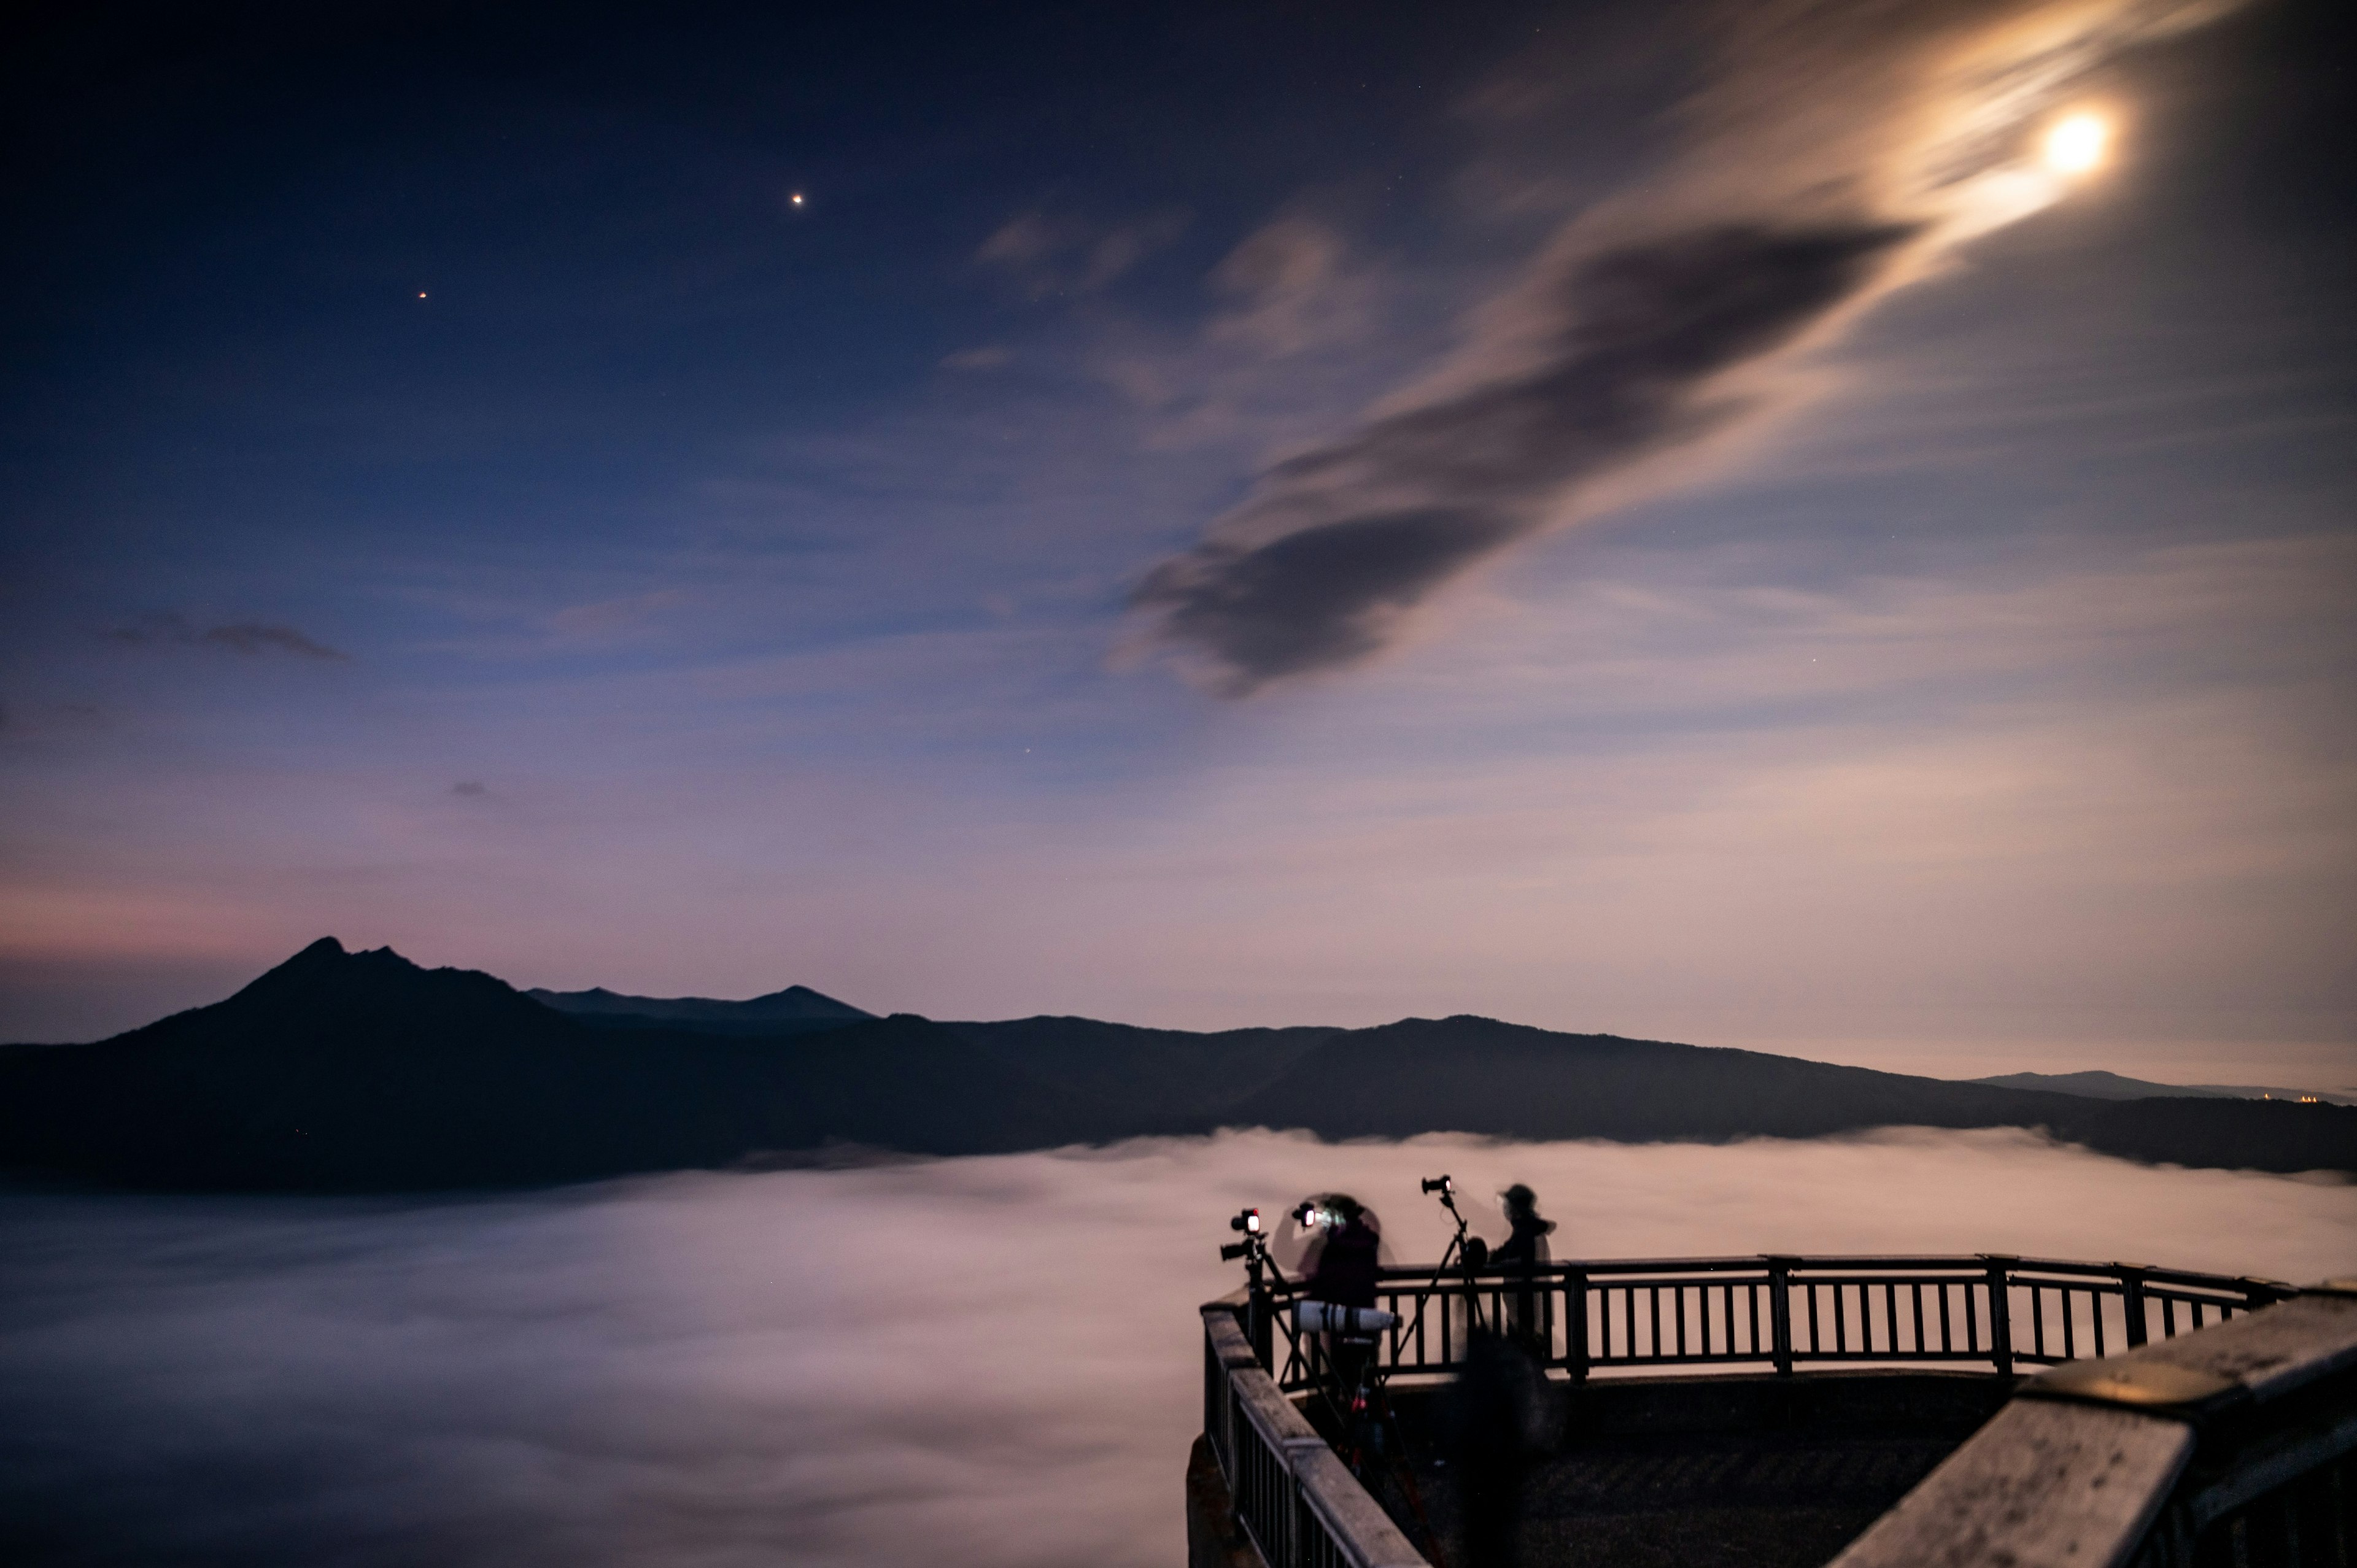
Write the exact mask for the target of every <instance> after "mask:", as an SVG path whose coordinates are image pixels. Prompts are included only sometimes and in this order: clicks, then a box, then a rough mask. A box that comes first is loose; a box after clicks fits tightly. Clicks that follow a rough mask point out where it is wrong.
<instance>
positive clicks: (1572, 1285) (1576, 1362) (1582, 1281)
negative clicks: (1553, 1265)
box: [1563, 1269, 1587, 1383]
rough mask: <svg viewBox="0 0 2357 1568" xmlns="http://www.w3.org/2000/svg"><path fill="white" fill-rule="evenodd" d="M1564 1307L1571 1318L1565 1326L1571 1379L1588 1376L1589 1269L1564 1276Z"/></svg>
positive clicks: (1565, 1347) (1566, 1357)
mask: <svg viewBox="0 0 2357 1568" xmlns="http://www.w3.org/2000/svg"><path fill="white" fill-rule="evenodd" d="M1563 1309H1564V1311H1565V1312H1566V1313H1568V1314H1569V1315H1570V1319H1569V1321H1567V1322H1566V1323H1565V1325H1564V1326H1563V1342H1564V1351H1565V1359H1566V1363H1567V1364H1568V1365H1569V1367H1570V1369H1571V1380H1572V1381H1573V1382H1575V1383H1577V1382H1583V1381H1585V1380H1587V1270H1586V1269H1574V1270H1572V1271H1571V1272H1570V1273H1566V1274H1565V1275H1564V1276H1563Z"/></svg>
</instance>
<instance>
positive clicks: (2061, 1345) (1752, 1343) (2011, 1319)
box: [1260, 1254, 2296, 1392]
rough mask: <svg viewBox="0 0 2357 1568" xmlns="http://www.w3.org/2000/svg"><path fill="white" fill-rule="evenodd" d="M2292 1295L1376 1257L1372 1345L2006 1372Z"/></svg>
mask: <svg viewBox="0 0 2357 1568" xmlns="http://www.w3.org/2000/svg"><path fill="white" fill-rule="evenodd" d="M1376 1294H1377V1303H1376V1304H1377V1305H1379V1306H1381V1307H1383V1309H1385V1310H1387V1311H1389V1312H1392V1313H1394V1314H1395V1315H1397V1316H1398V1317H1399V1320H1400V1321H1399V1325H1398V1326H1396V1327H1394V1328H1393V1329H1391V1330H1389V1331H1387V1332H1386V1333H1385V1334H1384V1335H1383V1338H1382V1340H1381V1342H1380V1343H1379V1345H1378V1354H1379V1356H1380V1358H1381V1359H1382V1361H1383V1365H1384V1366H1386V1367H1387V1368H1389V1369H1392V1370H1393V1371H1394V1373H1399V1374H1408V1375H1413V1374H1415V1373H1422V1372H1433V1373H1437V1372H1442V1371H1446V1370H1447V1369H1449V1368H1451V1367H1453V1366H1455V1365H1456V1364H1457V1363H1458V1361H1460V1360H1462V1359H1464V1354H1465V1345H1466V1330H1467V1326H1468V1324H1469V1321H1470V1320H1471V1316H1472V1312H1473V1310H1474V1309H1476V1308H1478V1310H1479V1313H1480V1318H1481V1321H1482V1322H1484V1323H1486V1324H1488V1325H1490V1326H1493V1327H1494V1326H1505V1327H1508V1328H1510V1329H1512V1330H1514V1331H1516V1332H1517V1333H1518V1334H1519V1335H1520V1336H1521V1337H1523V1340H1524V1342H1525V1343H1526V1344H1528V1345H1529V1346H1531V1347H1532V1348H1533V1349H1534V1351H1535V1352H1536V1353H1537V1354H1538V1358H1539V1359H1540V1360H1541V1361H1542V1362H1544V1365H1546V1366H1547V1367H1549V1368H1552V1369H1557V1370H1560V1371H1563V1372H1565V1373H1566V1374H1567V1375H1568V1376H1570V1377H1571V1378H1573V1379H1574V1380H1578V1379H1582V1378H1586V1377H1588V1376H1590V1375H1592V1374H1594V1373H1597V1372H1600V1371H1602V1372H1609V1371H1612V1370H1616V1369H1632V1370H1635V1369H1642V1370H1661V1369H1676V1368H1695V1369H1730V1368H1738V1367H1757V1368H1760V1369H1772V1370H1774V1371H1776V1372H1779V1373H1787V1374H1789V1373H1791V1372H1792V1371H1793V1370H1794V1369H1796V1368H1799V1367H1803V1366H1812V1365H1849V1366H1856V1365H1861V1364H1863V1365H1884V1366H1940V1365H1955V1364H1963V1365H1967V1366H1974V1367H1980V1368H1986V1369H1988V1370H1989V1371H1991V1372H1994V1373H1996V1374H1999V1375H2001V1376H2002V1375H2011V1374H2012V1373H2013V1372H2015V1371H2016V1370H2017V1369H2020V1368H2021V1367H2023V1366H2050V1365H2052V1364H2054V1363H2057V1362H2060V1361H2066V1360H2073V1359H2080V1358H2082V1357H2087V1356H2105V1355H2110V1354H2114V1353H2115V1352H2117V1351H2120V1350H2124V1349H2134V1348H2137V1347H2139V1346H2142V1345H2145V1344H2147V1343H2151V1342H2154V1341H2156V1340H2160V1339H2168V1338H2172V1337H2175V1336H2177V1335H2179V1334H2181V1333H2187V1332H2190V1331H2191V1330H2193V1329H2196V1328H2201V1327H2204V1326H2208V1325H2210V1324H2213V1323H2218V1322H2222V1321H2224V1320H2226V1319H2228V1318H2231V1317H2233V1316H2236V1315H2237V1314H2240V1313H2245V1312H2248V1311H2250V1310H2251V1309H2252V1308H2254V1307H2257V1306H2265V1305H2268V1304H2269V1303H2271V1302H2275V1301H2278V1300H2282V1299H2284V1298H2285V1297H2287V1296H2289V1295H2292V1294H2296V1293H2295V1292H2294V1291H2293V1289H2292V1288H2291V1287H2290V1286H2288V1285H2286V1284H2283V1283H2279V1282H2276V1281H2272V1280H2259V1279H2242V1278H2233V1277H2231V1276H2227V1275H2223V1274H2203V1273H2188V1272H2185V1271H2182V1270H2175V1269H2155V1268H2148V1267H2145V1266H2143V1265H2140V1264H2131V1263H2081V1262H2063V1261H2060V1260H2056V1259H2050V1258H2016V1257H2008V1256H2000V1255H1996V1254H1982V1255H1975V1256H1972V1257H1857V1258H1848V1257H1816V1258H1811V1257H1780V1256H1760V1257H1751V1258H1676V1259H1636V1260H1626V1261H1596V1260H1587V1261H1577V1262H1550V1263H1542V1264H1538V1265H1535V1266H1534V1267H1530V1268H1515V1267H1511V1266H1510V1267H1507V1268H1491V1269H1485V1270H1482V1271H1479V1272H1477V1273H1475V1274H1474V1275H1473V1276H1472V1278H1471V1280H1470V1281H1468V1280H1467V1279H1466V1278H1465V1277H1464V1276H1463V1275H1461V1274H1460V1275H1454V1276H1452V1277H1449V1278H1447V1279H1443V1280H1441V1281H1439V1282H1438V1283H1435V1281H1434V1280H1433V1277H1432V1274H1431V1272H1430V1271H1429V1270H1421V1271H1420V1270H1416V1269H1412V1268H1387V1269H1385V1270H1384V1271H1383V1275H1382V1278H1381V1281H1380V1283H1379V1285H1378V1288H1377V1293H1376ZM1281 1305H1282V1298H1281V1297H1280V1298H1276V1299H1273V1300H1271V1301H1268V1302H1266V1303H1265V1304H1263V1306H1262V1309H1261V1310H1262V1311H1263V1313H1265V1316H1264V1317H1262V1318H1261V1319H1260V1321H1262V1322H1265V1323H1267V1324H1268V1325H1269V1328H1268V1329H1267V1330H1265V1332H1267V1333H1268V1334H1269V1339H1270V1348H1271V1349H1272V1350H1281V1353H1282V1359H1280V1360H1278V1361H1276V1363H1275V1364H1276V1368H1277V1370H1276V1381H1277V1384H1278V1386H1279V1387H1280V1388H1281V1389H1282V1390H1284V1391H1286V1392H1297V1391H1302V1390H1306V1389H1308V1388H1310V1387H1312V1386H1314V1385H1315V1383H1316V1382H1317V1380H1318V1378H1319V1377H1321V1376H1322V1375H1323V1374H1324V1371H1325V1364H1324V1355H1325V1352H1324V1348H1323V1345H1322V1343H1321V1342H1320V1341H1319V1339H1318V1337H1317V1336H1314V1335H1310V1336H1304V1335H1301V1334H1298V1333H1297V1332H1295V1331H1294V1330H1293V1328H1292V1326H1291V1322H1290V1317H1289V1315H1287V1314H1285V1313H1282V1312H1281V1311H1278V1310H1276V1308H1278V1307H1280V1306H1281Z"/></svg>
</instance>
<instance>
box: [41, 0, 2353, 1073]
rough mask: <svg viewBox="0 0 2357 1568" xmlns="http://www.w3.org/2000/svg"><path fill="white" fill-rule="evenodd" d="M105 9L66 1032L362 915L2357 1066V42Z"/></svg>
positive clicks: (1498, 1009)
mask: <svg viewBox="0 0 2357 1568" xmlns="http://www.w3.org/2000/svg"><path fill="white" fill-rule="evenodd" d="M49 10H50V13H51V18H52V19H51V21H50V23H49V24H48V25H47V26H46V27H35V28H33V29H32V30H30V31H28V32H23V33H20V34H19V35H18V37H17V38H16V40H15V41H14V43H13V45H12V47H11V48H10V49H8V50H7V51H5V54H6V62H5V65H0V74H5V93H4V94H0V102H5V104H6V105H7V109H6V112H5V113H6V122H5V130H6V135H7V145H8V156H7V167H8V178H9V185H10V196H9V201H10V208H11V210H12V213H13V215H14V219H15V221H14V222H13V223H12V225H11V228H12V231H13V243H11V244H10V245H9V246H8V247H7V248H6V251H5V263H0V264H5V268H6V271H7V278H6V285H7V286H6V306H5V332H6V357H5V407H6V415H7V417H6V420H5V430H0V484H5V490H0V508H5V510H0V517H5V528H0V1039H25V1038H30V1039H68V1038H87V1037H91V1036H97V1035H102V1034H105V1033H108V1032H111V1031H113V1030H115V1029H119V1028H124V1027H127V1026H132V1025H135V1024H137V1023H141V1022H145V1021H146V1020H147V1019H149V1018H151V1017H153V1016H156V1015H158V1014H160V1013H163V1012H165V1011H168V1010H170V1009H174V1008H178V1007H183V1006H188V1005H194V1004H199V1003H203V1002H208V1001H211V1000H215V999H217V998H218V997H219V996H221V995H222V994H225V993H227V992H228V991H229V990H231V989H232V988H233V987H234V986H235V985H237V984H239V983H242V981H243V980H245V979H246V978H249V977H250V976H251V975H252V974H253V973H254V972H257V971H259V970H260V969H262V968H264V967H265V966H267V965H268V964H270V963H272V962H274V961H278V960H279V959H282V958H284V957H285V956H286V955H287V954H288V953H291V952H292V951H294V950H296V948H298V947H300V946H301V945H302V944H304V943H305V942H307V941H309V940H312V939H313V938H316V937H317V936H320V935H323V934H333V935H335V936H337V937H339V938H340V939H341V940H344V941H345V942H346V943H347V944H348V945H352V946H371V947H372V946H377V945H380V944H386V943H389V944H391V945H393V947H395V948H397V949H399V950H401V951H402V952H404V954H407V955H408V956H410V957H413V958H414V959H417V960H418V961H423V962H428V963H456V964H461V965H464V966H467V967H470V968H482V969H488V970H490V971H491V972H495V973H497V974H500V975H501V976H503V977H505V978H507V979H509V980H511V981H513V982H515V983H518V984H524V985H549V986H555V987H560V988H570V987H576V986H586V985H591V984H604V985H608V986H611V987H614V988H616V989H619V990H625V991H633V992H642V993H662V994H673V993H704V994H713V995H724V996H741V995H748V994H752V993H757V992H762V991H768V990H772V989H775V988H778V987H780V986H783V985H786V984H789V983H803V984H808V985H813V986H816V987H818V988H819V989H821V990H823V991H826V992H828V993H833V994H835V995H839V996H842V997H843V998H845V1000H848V1001H851V1002H854V1003H856V1004H860V1005H862V1006H865V1007H867V1008H871V1009H874V1010H877V1011H879V1012H881V1011H889V1010H906V1011H917V1012H923V1013H926V1014H929V1015H934V1016H941V1017H975V1016H1011V1015H1028V1014H1034V1013H1043V1012H1045V1013H1082V1014H1088V1015H1095V1016H1103V1017H1114V1018H1119V1019H1124V1020H1127V1021H1131V1022H1137V1023H1150V1024H1162V1025H1170V1026H1189V1027H1209V1026H1230V1025H1239V1024H1247V1023H1254V1024H1291V1023H1330V1024H1365V1023H1372V1022H1376V1021H1381V1020H1384V1019H1389V1018H1393V1017H1396V1016H1400V1015H1407V1014H1416V1015H1444V1014H1448V1013H1456V1012H1477V1013H1482V1014H1487V1015H1494V1016H1503V1017H1508V1018H1512V1019H1515V1020H1518V1021H1522V1022H1527V1023H1534V1024H1542V1025H1546V1026H1558V1027H1566V1028H1575V1029H1583V1030H1586V1029H1596V1030H1611V1031H1616V1032H1620V1033H1623V1034H1631V1035H1641V1036H1654V1037H1669V1038H1683V1039H1693V1040H1696V1041H1699V1042H1702V1043H1706V1044H1766V1045H1770V1046H1772V1047H1776V1048H1784V1049H1791V1050H1793V1051H1796V1052H1798V1053H1799V1054H1803V1055H1811V1056H1818V1057H1825V1058H1835V1059H1854V1060H1871V1061H1875V1062H1878V1063H1882V1064H1885V1065H1898V1066H1914V1067H1919V1068H1921V1069H1925V1070H1936V1071H1942V1072H1955V1073H1959V1074H1961V1073H1964V1072H1967V1071H1974V1070H1978V1071H1987V1072H1996V1071H2005V1070H2012V1069H2018V1068H2038V1069H2048V1070H2061V1069H2072V1068H2080V1067H2091V1066H2097V1067H2114V1068H2116V1069H2120V1070H2129V1071H2140V1072H2143V1073H2145V1074H2147V1076H2155V1077H2163V1078H2177V1079H2210V1080H2213V1081H2215V1080H2224V1081H2236V1082H2255V1081H2268V1080H2269V1075H2274V1076H2275V1077H2276V1078H2277V1079H2280V1078H2282V1077H2286V1076H2289V1075H2298V1076H2299V1077H2300V1078H2301V1079H2306V1080H2313V1081H2315V1082H2316V1083H2318V1084H2319V1085H2330V1086H2335V1087H2338V1086H2341V1085H2344V1084H2357V965H2352V957H2353V956H2357V942H2352V940H2351V936H2350V933H2351V931H2352V929H2357V724H2352V719H2357V696H2352V678H2357V307H2352V306H2353V304H2357V148H2352V139H2357V137H2353V136H2352V125H2357V92H2352V87H2351V82H2350V68H2351V62H2352V58H2357V49H2352V41H2357V40H2353V39H2352V26H2351V24H2350V22H2349V21H2348V20H2347V19H2346V17H2345V15H2344V14H2343V13H2345V11H2346V7H2345V6H2342V7H2335V6H2332V5H2323V4H2313V5H2293V4H2283V3H2268V0H2258V3H2254V4H2250V5H2243V6H2240V7H2236V6H2234V5H2231V4H2209V3H2200V0H2197V3H2194V4H2171V3H2164V0H2153V3H2142V4H2140V3H2137V0H2091V3H2087V4H2063V3H2061V0H2030V3H2023V4H1986V3H1977V0H1975V3H1948V0H1918V3H1908V4H1898V3H1889V4H1815V5H1803V4H1798V3H1788V0H1765V3H1751V4H1739V5H1738V4H1729V5H1724V6H1714V5H1661V4H1627V5H1583V6H1566V5H1522V4H1500V5H1481V6H1433V5H1426V6H1398V7H1388V8H1385V7H1375V6H1369V5H1183V6H1168V7H1149V6H1144V5H1088V6H1072V7H1054V6H1048V5H1029V6H1021V7H982V6H969V7H955V8H945V9H937V10H929V9H920V8H915V7H899V8H888V7H869V6H826V7H818V6H808V7H745V8H742V9H736V8H726V7H712V6H703V5H694V4H675V5H663V6H642V7H627V8H610V7H609V8H600V7H594V6H569V7H548V8H544V9H523V8H516V7H499V6H491V7H457V6H436V5H426V6H419V5H403V6H399V7H393V6H375V5H345V6H336V7H318V6H299V7H298V6H292V5H289V6H285V7H269V6H259V5H220V6H196V5H172V6H156V7H135V6H120V5H89V6H77V7H50V8H49Z"/></svg>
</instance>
